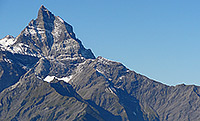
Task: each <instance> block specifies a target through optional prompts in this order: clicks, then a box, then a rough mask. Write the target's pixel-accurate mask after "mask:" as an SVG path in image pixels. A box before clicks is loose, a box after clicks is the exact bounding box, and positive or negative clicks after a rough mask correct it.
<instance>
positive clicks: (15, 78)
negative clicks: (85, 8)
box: [0, 5, 200, 121]
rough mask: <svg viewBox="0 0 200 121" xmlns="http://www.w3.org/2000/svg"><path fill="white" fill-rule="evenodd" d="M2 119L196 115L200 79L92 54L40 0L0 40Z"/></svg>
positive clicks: (81, 120)
mask: <svg viewBox="0 0 200 121" xmlns="http://www.w3.org/2000/svg"><path fill="white" fill-rule="evenodd" d="M0 120H1V121H52V120H56V121H57V120H58V121H64V120H66V121H109V120H113V121H199V120H200V87H199V86H196V85H184V84H181V85H177V86H168V85H165V84H162V83H160V82H157V81H154V80H152V79H149V78H148V77H146V76H143V75H141V74H138V73H136V72H134V71H132V70H130V69H128V68H126V67H125V66H124V65H123V64H122V63H120V62H115V61H111V60H108V59H105V58H103V57H101V56H99V57H95V56H94V54H93V52H92V51H91V50H90V49H86V48H85V47H84V46H83V44H82V42H81V41H80V40H79V39H78V38H77V37H76V35H75V33H74V31H73V27H72V26H71V25H70V24H68V23H67V22H65V21H64V20H63V19H62V18H61V17H59V16H55V15H54V14H52V13H51V12H50V11H49V10H48V9H47V8H46V7H44V6H43V5H42V6H41V7H40V8H39V11H38V16H37V18H36V19H35V20H31V21H30V23H29V24H28V25H27V26H26V27H25V28H24V30H22V32H21V33H20V34H19V35H18V36H17V37H13V36H11V35H7V36H5V37H4V38H3V39H1V40H0Z"/></svg>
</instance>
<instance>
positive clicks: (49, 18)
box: [37, 5, 55, 23]
mask: <svg viewBox="0 0 200 121" xmlns="http://www.w3.org/2000/svg"><path fill="white" fill-rule="evenodd" d="M37 19H38V20H42V21H45V22H48V23H49V22H53V21H54V20H55V16H54V15H53V14H52V13H51V12H50V11H49V10H48V9H47V8H46V7H44V6H43V5H42V6H41V7H40V9H39V11H38V17H37Z"/></svg>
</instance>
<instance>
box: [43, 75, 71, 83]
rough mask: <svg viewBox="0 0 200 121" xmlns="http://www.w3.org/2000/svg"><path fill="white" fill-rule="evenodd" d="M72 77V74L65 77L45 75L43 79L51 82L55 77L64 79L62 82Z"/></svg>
mask: <svg viewBox="0 0 200 121" xmlns="http://www.w3.org/2000/svg"><path fill="white" fill-rule="evenodd" d="M72 77H73V75H70V76H66V77H61V78H58V77H56V76H47V77H45V78H44V81H46V82H51V81H53V79H54V78H55V79H57V80H60V81H64V82H67V83H68V82H69V81H70V80H71V79H72Z"/></svg>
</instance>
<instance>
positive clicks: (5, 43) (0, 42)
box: [0, 37, 16, 48]
mask: <svg viewBox="0 0 200 121" xmlns="http://www.w3.org/2000/svg"><path fill="white" fill-rule="evenodd" d="M15 42H16V40H15V39H14V38H7V37H5V38H3V39H1V40H0V46H2V47H5V48H6V47H8V46H11V45H13V44H14V43H15Z"/></svg>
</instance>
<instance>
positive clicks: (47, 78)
mask: <svg viewBox="0 0 200 121" xmlns="http://www.w3.org/2000/svg"><path fill="white" fill-rule="evenodd" d="M54 78H55V76H47V77H46V78H44V81H46V82H51V81H52V80H53V79H54Z"/></svg>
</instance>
